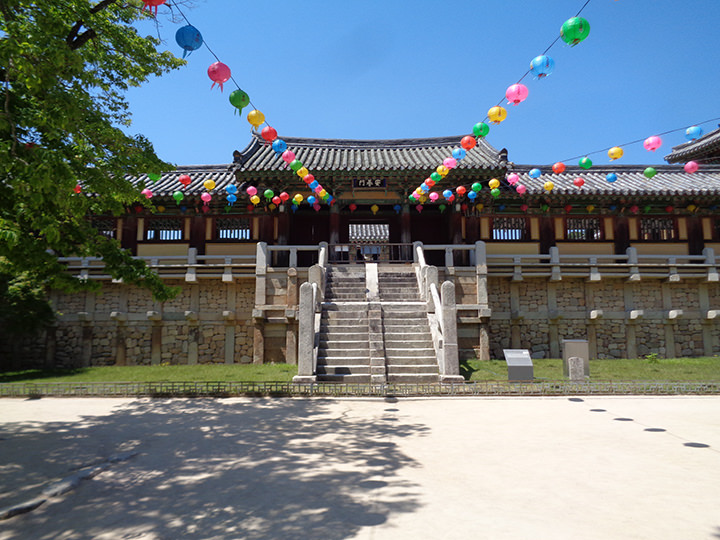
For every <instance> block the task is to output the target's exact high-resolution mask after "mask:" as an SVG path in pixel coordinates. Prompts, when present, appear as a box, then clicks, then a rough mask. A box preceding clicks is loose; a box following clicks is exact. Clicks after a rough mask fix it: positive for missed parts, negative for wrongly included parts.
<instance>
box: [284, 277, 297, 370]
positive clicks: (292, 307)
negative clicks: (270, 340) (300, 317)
mask: <svg viewBox="0 0 720 540" xmlns="http://www.w3.org/2000/svg"><path fill="white" fill-rule="evenodd" d="M287 276H288V277H287V309H286V310H285V317H286V318H287V321H288V322H287V326H286V328H285V362H287V363H288V364H293V365H294V364H297V308H298V286H297V281H298V278H297V269H296V268H288V272H287Z"/></svg>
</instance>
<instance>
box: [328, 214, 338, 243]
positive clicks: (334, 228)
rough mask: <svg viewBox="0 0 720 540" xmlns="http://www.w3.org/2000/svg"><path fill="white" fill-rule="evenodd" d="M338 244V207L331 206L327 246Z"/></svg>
mask: <svg viewBox="0 0 720 540" xmlns="http://www.w3.org/2000/svg"><path fill="white" fill-rule="evenodd" d="M339 243H340V207H339V206H338V205H337V204H333V205H332V206H331V207H330V236H329V239H328V244H330V245H333V244H339Z"/></svg>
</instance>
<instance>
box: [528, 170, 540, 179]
mask: <svg viewBox="0 0 720 540" xmlns="http://www.w3.org/2000/svg"><path fill="white" fill-rule="evenodd" d="M541 174H542V171H541V170H540V169H530V172H529V173H528V175H529V176H530V178H540V175H541Z"/></svg>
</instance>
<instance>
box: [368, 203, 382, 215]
mask: <svg viewBox="0 0 720 540" xmlns="http://www.w3.org/2000/svg"><path fill="white" fill-rule="evenodd" d="M378 210H380V207H379V206H378V205H377V204H373V205H372V206H371V207H370V211H371V212H372V213H373V215H375V214H377V211H378Z"/></svg>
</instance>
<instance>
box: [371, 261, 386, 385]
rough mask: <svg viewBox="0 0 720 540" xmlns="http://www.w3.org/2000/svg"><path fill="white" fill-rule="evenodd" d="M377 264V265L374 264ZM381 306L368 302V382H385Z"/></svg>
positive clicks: (377, 303)
mask: <svg viewBox="0 0 720 540" xmlns="http://www.w3.org/2000/svg"><path fill="white" fill-rule="evenodd" d="M374 266H377V265H374ZM382 321H383V318H382V307H381V305H380V303H379V302H370V304H368V345H369V348H370V382H371V383H372V384H384V383H385V382H387V368H386V366H385V339H384V336H383V322H382Z"/></svg>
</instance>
